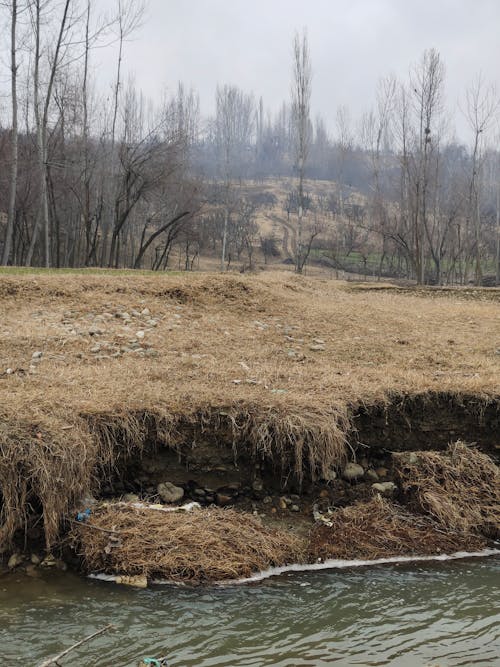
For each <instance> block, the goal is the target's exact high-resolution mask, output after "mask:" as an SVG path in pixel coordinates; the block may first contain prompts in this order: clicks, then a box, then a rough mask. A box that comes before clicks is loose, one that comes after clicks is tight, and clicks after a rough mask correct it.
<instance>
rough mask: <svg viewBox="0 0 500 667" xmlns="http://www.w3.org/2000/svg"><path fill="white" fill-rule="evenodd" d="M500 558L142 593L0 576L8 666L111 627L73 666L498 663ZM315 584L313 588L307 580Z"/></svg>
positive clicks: (0, 629)
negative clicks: (148, 661) (152, 659)
mask: <svg viewBox="0 0 500 667" xmlns="http://www.w3.org/2000/svg"><path fill="white" fill-rule="evenodd" d="M499 578H500V559H499V558H489V559H484V560H476V561H474V562H472V561H456V562H448V563H421V564H404V565H399V566H396V565H385V566H377V567H372V568H367V569H348V570H342V571H321V572H311V573H302V574H293V573H290V574H286V575H282V576H281V577H279V578H276V579H270V580H266V581H264V582H260V583H258V584H253V585H250V586H233V587H228V588H222V589H221V588H210V589H201V588H197V589H190V588H179V587H172V586H161V587H155V588H153V589H150V590H144V591H135V590H131V589H126V588H123V587H118V586H115V585H114V584H109V583H103V582H99V581H89V580H84V579H80V578H78V577H75V576H74V575H71V574H66V575H61V574H57V575H56V574H48V575H47V576H46V577H44V578H43V579H40V580H37V579H35V580H33V579H27V578H26V579H21V578H20V577H19V576H16V577H15V580H17V581H15V580H13V579H2V580H0V658H1V660H0V664H1V665H3V664H9V663H11V662H12V664H23V662H24V663H26V664H36V663H37V662H38V661H40V660H41V659H42V658H44V657H47V656H49V655H53V654H55V653H58V652H59V651H61V650H62V649H63V648H65V647H67V646H69V645H70V644H72V643H73V642H74V641H76V640H77V639H80V638H82V637H83V636H85V635H87V634H90V633H91V632H93V631H95V630H96V629H97V628H99V627H102V626H103V625H105V624H107V623H109V622H112V623H113V624H114V625H115V626H116V628H117V630H116V632H114V633H109V634H106V635H103V636H101V637H99V638H97V639H96V640H95V641H93V642H92V643H91V644H88V645H86V646H85V647H84V648H82V649H81V650H80V651H79V652H75V653H74V654H73V655H74V659H73V661H72V663H71V664H72V667H93V666H94V665H95V667H102V666H103V665H106V666H109V667H112V666H113V667H114V665H116V666H119V667H132V666H135V665H136V664H137V661H138V660H139V659H140V658H141V657H143V656H145V655H163V654H165V653H167V654H168V655H169V657H170V664H171V666H172V667H195V666H196V667H267V666H269V667H271V666H272V667H312V666H314V667H323V666H326V665H339V666H341V667H343V666H344V665H346V666H347V665H365V666H367V667H368V666H375V665H389V666H391V667H419V666H421V667H423V666H424V665H426V664H429V663H432V664H439V665H441V667H459V666H461V665H485V666H486V665H488V666H492V667H500V658H499V657H498V655H499V646H500V615H499V611H498V609H499V607H500V604H499V602H500V599H499V589H498V586H499ZM304 584H306V585H304Z"/></svg>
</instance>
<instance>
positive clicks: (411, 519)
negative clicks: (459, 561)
mask: <svg viewBox="0 0 500 667" xmlns="http://www.w3.org/2000/svg"><path fill="white" fill-rule="evenodd" d="M330 521H331V523H332V526H331V527H329V526H325V525H322V526H316V527H315V528H314V529H313V530H312V533H311V540H310V545H309V555H310V558H312V559H313V560H316V559H318V558H321V559H323V560H325V559H327V558H341V559H346V560H350V559H366V560H374V559H377V558H390V557H393V556H425V555H432V554H439V553H446V554H451V553H454V552H457V551H478V550H480V549H482V548H484V547H485V546H486V540H484V539H483V538H481V537H479V536H477V535H464V534H460V533H456V532H452V531H450V530H445V529H443V527H442V526H441V525H440V524H439V523H438V522H436V521H434V520H433V519H431V518H430V517H425V516H416V515H415V514H412V513H411V512H409V511H408V510H406V509H405V508H403V507H401V506H400V505H397V504H396V503H393V502H389V501H388V500H384V499H383V498H381V497H380V496H376V497H375V498H373V499H372V500H370V501H368V502H359V503H356V504H355V505H352V506H350V507H346V508H343V509H340V510H338V511H336V512H335V513H334V514H333V515H332V516H331V518H330Z"/></svg>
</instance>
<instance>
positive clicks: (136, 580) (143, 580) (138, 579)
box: [115, 574, 148, 588]
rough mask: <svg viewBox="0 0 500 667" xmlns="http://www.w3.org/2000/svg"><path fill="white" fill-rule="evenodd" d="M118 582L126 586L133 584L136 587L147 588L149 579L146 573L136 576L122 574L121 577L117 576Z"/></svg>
mask: <svg viewBox="0 0 500 667" xmlns="http://www.w3.org/2000/svg"><path fill="white" fill-rule="evenodd" d="M115 581H116V583H117V584H123V585H124V586H133V587H134V588H147V587H148V579H147V577H146V575H145V574H138V575H136V576H134V577H132V576H130V577H127V576H125V575H122V576H121V577H116V579H115Z"/></svg>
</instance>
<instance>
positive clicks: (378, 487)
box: [372, 482, 398, 497]
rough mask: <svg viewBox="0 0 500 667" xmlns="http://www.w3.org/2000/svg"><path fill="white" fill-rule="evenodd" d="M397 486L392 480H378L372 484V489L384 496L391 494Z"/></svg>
mask: <svg viewBox="0 0 500 667" xmlns="http://www.w3.org/2000/svg"><path fill="white" fill-rule="evenodd" d="M397 488H398V487H397V486H396V485H395V484H394V482H378V483H377V484H372V489H373V490H374V491H376V492H377V493H380V494H381V495H383V496H386V497H391V496H393V495H394V493H395V491H396V490H397Z"/></svg>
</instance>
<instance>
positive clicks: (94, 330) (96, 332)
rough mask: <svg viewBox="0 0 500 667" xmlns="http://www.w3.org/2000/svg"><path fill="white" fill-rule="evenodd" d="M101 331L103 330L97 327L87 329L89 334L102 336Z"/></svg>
mask: <svg viewBox="0 0 500 667" xmlns="http://www.w3.org/2000/svg"><path fill="white" fill-rule="evenodd" d="M103 333H104V331H103V330H102V329H100V328H99V327H90V329H89V336H102V334H103Z"/></svg>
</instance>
